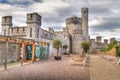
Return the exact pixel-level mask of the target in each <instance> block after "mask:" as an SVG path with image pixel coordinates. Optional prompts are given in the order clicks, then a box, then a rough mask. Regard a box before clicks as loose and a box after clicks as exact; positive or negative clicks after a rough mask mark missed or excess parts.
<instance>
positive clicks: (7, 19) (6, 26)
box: [2, 16, 12, 36]
mask: <svg viewBox="0 0 120 80" xmlns="http://www.w3.org/2000/svg"><path fill="white" fill-rule="evenodd" d="M11 27H12V16H3V17H2V35H5V36H9V33H10V28H11Z"/></svg>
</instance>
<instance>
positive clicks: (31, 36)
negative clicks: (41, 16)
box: [30, 28, 32, 37]
mask: <svg viewBox="0 0 120 80" xmlns="http://www.w3.org/2000/svg"><path fill="white" fill-rule="evenodd" d="M30 37H32V28H30Z"/></svg>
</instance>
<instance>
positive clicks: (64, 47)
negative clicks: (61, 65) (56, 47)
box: [63, 44, 68, 53]
mask: <svg viewBox="0 0 120 80" xmlns="http://www.w3.org/2000/svg"><path fill="white" fill-rule="evenodd" d="M67 48H68V45H67V44H65V45H63V49H65V53H66V49H67Z"/></svg>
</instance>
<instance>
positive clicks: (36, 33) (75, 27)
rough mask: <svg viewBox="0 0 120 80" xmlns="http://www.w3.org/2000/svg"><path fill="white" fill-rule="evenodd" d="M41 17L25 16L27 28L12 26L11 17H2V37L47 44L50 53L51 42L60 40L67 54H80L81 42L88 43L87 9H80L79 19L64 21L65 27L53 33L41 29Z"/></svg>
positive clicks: (72, 18)
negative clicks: (65, 47) (65, 45)
mask: <svg viewBox="0 0 120 80" xmlns="http://www.w3.org/2000/svg"><path fill="white" fill-rule="evenodd" d="M41 19H42V16H41V15H39V14H38V13H28V14H27V16H26V24H27V26H14V27H13V24H12V16H3V17H2V35H4V36H11V37H15V38H26V39H33V40H35V41H40V42H48V43H49V46H50V53H53V52H54V50H53V48H52V41H53V40H54V39H60V40H61V41H62V43H63V44H67V45H68V46H69V48H68V49H67V52H69V53H82V48H81V46H80V44H81V42H82V41H89V34H88V8H82V9H81V18H79V17H76V16H74V17H71V18H67V19H66V27H65V28H64V29H63V31H54V30H53V28H51V27H49V30H48V31H47V30H44V29H42V28H41V23H42V21H41Z"/></svg>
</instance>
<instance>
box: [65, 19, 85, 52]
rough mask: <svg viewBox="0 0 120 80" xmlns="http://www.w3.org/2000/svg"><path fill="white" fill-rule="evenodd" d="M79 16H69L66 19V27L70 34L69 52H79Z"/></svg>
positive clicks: (81, 35) (81, 38)
mask: <svg viewBox="0 0 120 80" xmlns="http://www.w3.org/2000/svg"><path fill="white" fill-rule="evenodd" d="M81 22H82V21H81V18H79V17H71V18H68V19H66V29H67V32H68V33H69V34H70V50H71V51H70V52H71V53H81V49H80V43H81V41H83V34H82V25H81V24H82V23H81Z"/></svg>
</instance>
